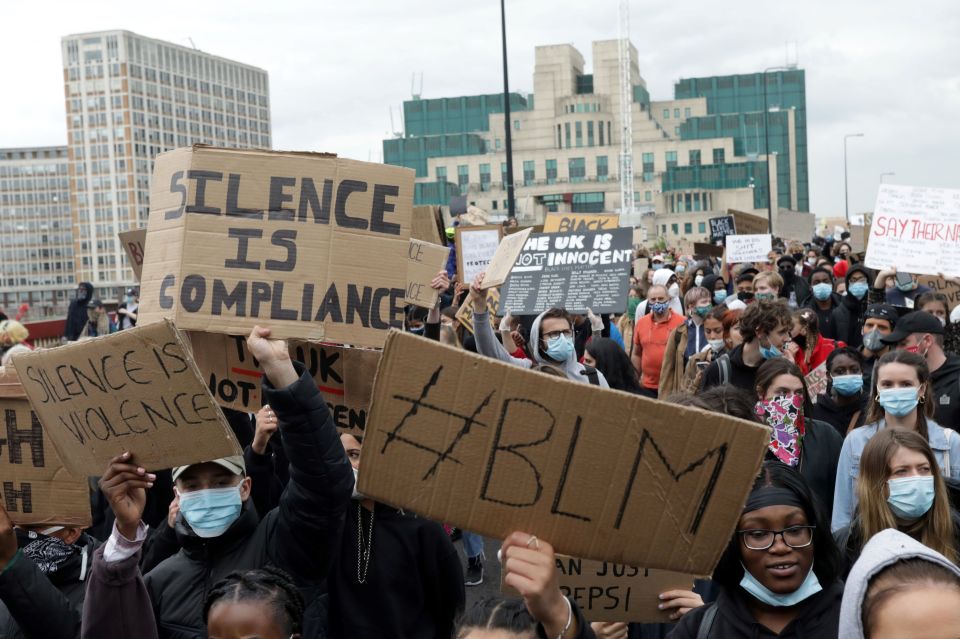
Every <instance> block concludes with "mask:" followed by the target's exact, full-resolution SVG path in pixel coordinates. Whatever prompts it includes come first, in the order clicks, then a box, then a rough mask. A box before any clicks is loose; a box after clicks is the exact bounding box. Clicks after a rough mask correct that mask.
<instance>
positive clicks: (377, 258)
mask: <svg viewBox="0 0 960 639" xmlns="http://www.w3.org/2000/svg"><path fill="white" fill-rule="evenodd" d="M412 198H413V171H411V170H410V169H405V168H401V167H393V166H386V165H380V164H370V163H367V162H355V161H352V160H343V159H338V158H335V157H329V156H326V155H320V154H298V153H286V152H268V151H245V150H228V149H215V148H212V147H203V146H196V147H193V148H186V149H178V150H176V151H171V152H169V153H163V154H161V155H159V156H158V157H157V160H156V163H155V166H154V174H153V180H152V190H151V194H150V204H151V211H150V221H149V224H148V226H147V228H148V233H149V236H150V241H149V243H148V244H147V246H146V255H145V257H144V266H143V277H142V291H141V295H140V312H139V320H140V322H142V323H150V322H153V321H156V320H159V319H162V318H167V319H173V320H175V321H176V322H177V325H178V326H179V327H180V328H182V329H189V330H200V331H207V332H216V333H227V334H231V335H247V334H248V333H249V332H250V329H251V328H252V327H253V326H254V325H256V324H260V325H267V326H270V328H271V329H272V330H273V335H274V336H275V337H277V338H281V339H282V338H299V339H309V340H326V341H331V342H336V343H344V344H356V345H363V346H380V345H381V344H382V343H383V339H384V337H385V330H386V329H387V328H389V327H390V326H395V327H398V328H399V327H401V326H402V325H403V296H404V286H405V285H406V260H407V246H408V241H409V239H410V217H411V209H412Z"/></svg>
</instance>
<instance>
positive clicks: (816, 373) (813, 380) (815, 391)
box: [804, 362, 827, 404]
mask: <svg viewBox="0 0 960 639" xmlns="http://www.w3.org/2000/svg"><path fill="white" fill-rule="evenodd" d="M804 380H805V381H806V383H807V393H808V394H809V396H810V401H811V403H814V404H816V403H817V395H819V394H820V393H826V392H827V363H826V362H824V363H822V364H820V365H819V366H817V367H816V368H815V369H813V370H812V371H810V372H809V373H807V375H806V377H804Z"/></svg>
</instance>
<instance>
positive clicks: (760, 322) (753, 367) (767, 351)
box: [703, 300, 793, 393]
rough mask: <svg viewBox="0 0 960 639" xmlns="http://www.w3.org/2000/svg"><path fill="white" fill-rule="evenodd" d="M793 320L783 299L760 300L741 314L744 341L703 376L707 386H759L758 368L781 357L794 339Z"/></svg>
mask: <svg viewBox="0 0 960 639" xmlns="http://www.w3.org/2000/svg"><path fill="white" fill-rule="evenodd" d="M792 327H793V320H792V319H791V317H790V310H789V309H788V308H787V303H786V302H784V301H783V300H775V301H773V302H766V301H764V302H756V303H754V304H751V305H750V306H748V307H747V310H746V311H744V313H743V315H742V316H741V318H740V335H741V336H742V337H743V344H741V345H739V346H736V347H734V348H733V350H732V351H730V353H729V354H724V355H721V356H720V357H718V358H717V359H716V360H715V361H714V362H713V363H712V364H710V368H708V369H707V372H706V373H704V376H703V389H704V390H706V389H708V388H711V387H713V386H718V385H720V384H733V385H734V386H737V387H739V388H742V389H744V390H746V391H749V392H751V393H752V392H754V389H755V387H756V383H755V377H756V373H757V369H758V368H760V365H761V364H762V363H763V362H764V361H765V360H768V359H772V358H775V357H781V356H782V355H783V351H782V350H781V349H782V348H783V347H784V345H785V344H786V343H787V342H788V341H789V339H790V331H791V329H792Z"/></svg>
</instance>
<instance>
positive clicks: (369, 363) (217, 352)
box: [190, 332, 380, 435]
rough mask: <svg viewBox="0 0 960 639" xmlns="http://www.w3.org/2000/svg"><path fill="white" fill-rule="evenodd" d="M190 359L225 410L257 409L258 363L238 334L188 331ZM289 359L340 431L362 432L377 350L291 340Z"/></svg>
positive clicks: (258, 402)
mask: <svg viewBox="0 0 960 639" xmlns="http://www.w3.org/2000/svg"><path fill="white" fill-rule="evenodd" d="M190 343H191V345H192V346H193V358H194V360H195V361H196V363H197V368H199V369H200V374H201V375H202V376H203V380H204V381H205V382H206V383H207V388H208V389H209V390H210V393H211V394H212V395H213V398H214V399H215V400H216V402H217V403H218V404H220V405H221V406H223V407H224V408H232V409H234V410H239V411H244V412H250V413H255V412H257V411H258V410H260V408H261V407H262V406H263V400H262V398H261V393H260V383H261V379H262V378H263V371H262V370H261V368H260V363H259V362H258V361H257V360H256V358H255V357H253V356H252V355H251V354H250V351H249V350H247V341H246V339H244V338H242V337H240V336H238V335H222V334H218V333H194V332H191V333H190ZM288 345H289V347H290V357H291V359H293V360H294V361H297V362H302V363H303V364H304V366H306V368H307V371H308V372H309V373H310V375H311V376H312V377H313V379H314V381H316V383H317V388H319V389H320V392H321V393H322V394H323V399H324V401H326V403H327V407H328V408H330V413H331V414H332V415H333V420H334V423H335V424H336V426H337V428H338V429H340V431H341V432H350V433H355V434H358V435H362V434H363V431H364V429H365V428H366V425H367V412H368V407H369V405H370V393H371V391H372V390H373V376H374V374H375V373H376V372H377V363H378V362H379V361H380V351H379V350H373V349H367V348H348V347H346V346H337V345H334V344H313V343H310V342H301V341H299V340H289V341H288Z"/></svg>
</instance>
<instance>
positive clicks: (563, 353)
mask: <svg viewBox="0 0 960 639" xmlns="http://www.w3.org/2000/svg"><path fill="white" fill-rule="evenodd" d="M572 354H573V338H572V337H567V336H566V335H557V336H556V337H554V338H552V339H550V340H548V341H547V357H549V358H550V359H552V360H553V361H555V362H565V361H567V360H568V359H569V358H570V356H571V355H572Z"/></svg>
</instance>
